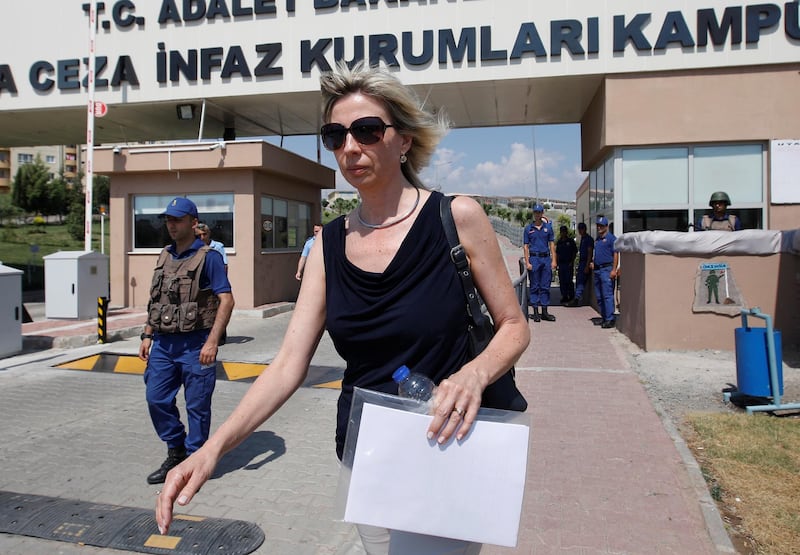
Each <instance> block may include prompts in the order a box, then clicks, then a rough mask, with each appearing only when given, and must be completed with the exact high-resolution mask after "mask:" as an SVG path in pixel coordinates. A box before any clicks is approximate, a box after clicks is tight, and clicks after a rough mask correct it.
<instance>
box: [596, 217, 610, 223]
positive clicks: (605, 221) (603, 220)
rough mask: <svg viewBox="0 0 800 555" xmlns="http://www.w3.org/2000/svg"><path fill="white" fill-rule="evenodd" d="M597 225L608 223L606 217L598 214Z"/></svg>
mask: <svg viewBox="0 0 800 555" xmlns="http://www.w3.org/2000/svg"><path fill="white" fill-rule="evenodd" d="M597 225H608V218H606V217H605V216H600V217H598V218H597Z"/></svg>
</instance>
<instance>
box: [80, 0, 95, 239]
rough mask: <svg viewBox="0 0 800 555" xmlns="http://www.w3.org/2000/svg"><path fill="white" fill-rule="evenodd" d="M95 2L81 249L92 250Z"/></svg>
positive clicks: (92, 6) (91, 10) (91, 11)
mask: <svg viewBox="0 0 800 555" xmlns="http://www.w3.org/2000/svg"><path fill="white" fill-rule="evenodd" d="M96 37H97V4H96V3H95V2H94V1H92V2H89V75H88V81H89V102H88V106H87V110H86V191H85V194H86V202H85V204H84V232H83V250H85V251H90V250H92V189H93V181H94V168H93V166H94V75H95V69H96V60H95V39H96Z"/></svg>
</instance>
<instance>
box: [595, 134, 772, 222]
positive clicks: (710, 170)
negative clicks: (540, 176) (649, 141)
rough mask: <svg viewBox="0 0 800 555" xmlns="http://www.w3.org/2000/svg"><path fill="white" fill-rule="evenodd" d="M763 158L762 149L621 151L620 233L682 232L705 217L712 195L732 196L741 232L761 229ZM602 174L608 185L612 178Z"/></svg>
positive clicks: (744, 146) (710, 147) (751, 146)
mask: <svg viewBox="0 0 800 555" xmlns="http://www.w3.org/2000/svg"><path fill="white" fill-rule="evenodd" d="M764 156H765V154H764V145H762V144H740V145H702V146H688V147H667V148H662V147H658V148H630V149H623V150H622V155H621V164H620V166H619V167H620V169H619V175H618V176H617V177H618V182H619V183H621V184H622V191H621V193H622V215H623V230H622V231H624V232H628V231H643V230H665V231H686V230H687V229H689V227H690V224H694V225H696V222H698V221H699V220H700V218H701V217H702V216H703V214H705V213H707V212H708V210H709V206H708V199H709V197H710V196H711V194H712V193H713V192H714V191H725V192H726V193H728V195H730V197H731V200H732V201H733V202H732V205H731V212H732V213H734V214H736V215H737V216H738V217H739V219H740V220H741V221H742V226H743V227H744V228H745V229H761V228H763V227H764V217H765V200H764V199H765V185H764V175H765V171H764ZM607 169H608V162H606V170H607ZM602 170H603V167H602V166H598V167H597V168H596V172H597V173H598V174H599V173H600V172H601V171H602ZM604 173H605V179H606V182H607V183H608V180H609V176H611V177H612V179H613V176H614V175H615V174H614V172H613V171H612V172H610V173H609V172H608V171H605V172H604ZM607 183H606V184H607ZM606 190H608V187H606ZM609 219H611V216H610V215H609Z"/></svg>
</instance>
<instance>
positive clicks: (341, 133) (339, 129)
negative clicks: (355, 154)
mask: <svg viewBox="0 0 800 555" xmlns="http://www.w3.org/2000/svg"><path fill="white" fill-rule="evenodd" d="M387 127H394V125H389V124H388V123H384V122H383V120H382V119H381V118H379V117H378V116H368V117H365V118H358V119H357V120H355V121H354V122H353V123H351V124H350V127H345V126H344V125H342V124H341V123H326V124H325V125H323V126H322V128H321V129H320V130H319V134H320V136H321V137H322V144H323V145H325V148H327V149H328V150H338V149H340V148H342V145H343V144H344V140H345V137H347V134H348V133H350V134H351V135H352V136H353V138H354V139H355V140H356V141H358V142H359V143H360V144H362V145H374V144H375V143H377V142H378V141H380V140H381V139H383V134H384V133H385V132H386V128H387Z"/></svg>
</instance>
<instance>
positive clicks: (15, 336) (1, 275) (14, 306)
mask: <svg viewBox="0 0 800 555" xmlns="http://www.w3.org/2000/svg"><path fill="white" fill-rule="evenodd" d="M22 274H23V272H22V270H17V269H16V268H11V267H9V266H4V265H3V264H0V330H3V333H0V357H3V356H8V355H15V354H17V353H19V352H20V351H22V312H23V310H22V308H23V307H22Z"/></svg>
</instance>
